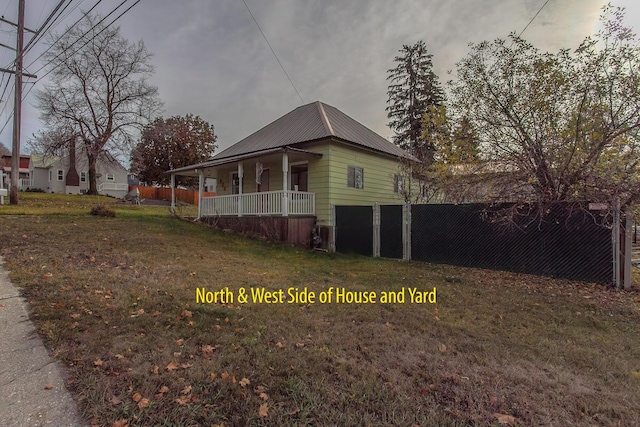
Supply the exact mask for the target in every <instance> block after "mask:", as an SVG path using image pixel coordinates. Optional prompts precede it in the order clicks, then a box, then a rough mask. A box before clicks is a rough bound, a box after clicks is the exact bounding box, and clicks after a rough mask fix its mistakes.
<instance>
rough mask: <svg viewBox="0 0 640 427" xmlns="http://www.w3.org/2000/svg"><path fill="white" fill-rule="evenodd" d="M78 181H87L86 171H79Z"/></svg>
mask: <svg viewBox="0 0 640 427" xmlns="http://www.w3.org/2000/svg"><path fill="white" fill-rule="evenodd" d="M80 182H87V173H86V172H80Z"/></svg>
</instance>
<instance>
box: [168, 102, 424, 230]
mask: <svg viewBox="0 0 640 427" xmlns="http://www.w3.org/2000/svg"><path fill="white" fill-rule="evenodd" d="M401 158H407V159H409V158H412V157H411V156H410V155H409V154H408V153H407V152H405V151H404V150H402V149H400V148H398V147H397V146H396V145H394V144H393V143H391V142H389V141H387V140H386V139H385V138H383V137H382V136H380V135H378V134H377V133H375V132H373V131H372V130H370V129H368V128H367V127H365V126H364V125H362V124H361V123H359V122H357V121H356V120H354V119H352V118H351V117H349V116H347V115H346V114H344V113H343V112H341V111H340V110H338V109H337V108H335V107H332V106H330V105H327V104H324V103H322V102H319V101H318V102H314V103H311V104H307V105H303V106H301V107H298V108H296V109H295V110H293V111H291V112H289V113H288V114H286V115H284V116H282V117H281V118H279V119H277V120H276V121H274V122H272V123H271V124H269V125H267V126H265V127H264V128H262V129H260V130H258V131H257V132H255V133H253V134H252V135H250V136H248V137H246V138H245V139H243V140H241V141H240V142H238V143H236V144H235V145H233V146H231V147H229V148H227V149H226V150H224V151H222V152H220V153H218V154H217V155H216V156H214V157H213V158H212V159H211V160H209V161H207V162H204V163H200V164H196V165H191V166H186V167H182V168H177V169H174V170H172V171H169V172H168V173H171V174H172V178H174V175H182V176H200V181H201V183H202V185H204V184H203V183H204V181H205V179H206V178H216V184H217V185H216V192H217V196H216V197H205V198H203V200H202V203H200V204H199V206H200V210H199V215H200V216H201V217H216V218H218V219H219V218H224V217H243V218H244V217H256V216H260V217H288V218H290V219H291V218H292V217H311V218H313V219H314V220H315V221H316V222H317V225H318V226H320V227H322V228H324V230H323V233H322V234H323V235H324V236H325V238H324V239H323V240H325V239H326V236H327V235H329V236H330V235H331V234H332V233H331V231H332V227H334V225H335V224H334V223H333V221H334V220H333V219H332V206H333V205H368V206H371V205H373V204H375V203H380V204H398V203H402V197H401V195H400V194H399V187H400V185H399V182H401V178H400V168H399V164H400V163H399V160H400V159H401ZM236 222H237V221H236ZM248 222H251V221H248ZM307 223H308V221H307ZM312 223H313V221H312ZM312 226H313V224H312ZM308 231H309V233H308V234H309V235H310V234H311V230H310V229H309V230H308ZM306 233H307V232H306V231H304V232H303V233H302V234H306ZM285 240H286V239H285Z"/></svg>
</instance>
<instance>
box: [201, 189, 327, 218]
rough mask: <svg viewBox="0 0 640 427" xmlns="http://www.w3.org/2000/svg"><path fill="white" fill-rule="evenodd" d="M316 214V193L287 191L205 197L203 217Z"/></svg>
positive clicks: (203, 199)
mask: <svg viewBox="0 0 640 427" xmlns="http://www.w3.org/2000/svg"><path fill="white" fill-rule="evenodd" d="M283 207H285V208H286V209H283ZM315 213H316V195H315V193H309V192H306V191H284V190H279V191H264V192H260V193H245V194H233V195H230V196H216V197H203V198H202V210H201V215H202V216H243V215H247V216H249V215H254V216H256V215H257V216H269V215H271V216H274V215H282V216H286V215H315Z"/></svg>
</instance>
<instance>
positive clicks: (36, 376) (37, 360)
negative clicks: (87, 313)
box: [0, 257, 84, 427]
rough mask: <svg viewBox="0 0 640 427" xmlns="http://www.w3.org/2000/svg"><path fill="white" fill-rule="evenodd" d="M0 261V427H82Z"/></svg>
mask: <svg viewBox="0 0 640 427" xmlns="http://www.w3.org/2000/svg"><path fill="white" fill-rule="evenodd" d="M3 263H4V260H3V259H2V257H0V426H2V427H40V426H52V427H76V426H78V427H80V426H84V424H82V423H80V421H79V419H80V418H79V416H78V413H77V408H76V405H75V402H74V401H73V399H72V398H71V395H70V394H69V392H68V391H67V389H66V388H65V387H64V380H63V377H62V371H61V369H60V368H59V366H58V365H57V364H56V363H55V362H54V361H53V359H52V358H51V357H50V356H49V354H48V353H47V350H46V349H45V348H44V345H43V344H42V340H41V339H40V338H39V337H38V335H37V334H36V332H35V328H34V326H33V323H31V321H30V320H29V316H28V312H27V304H26V302H25V300H24V298H22V297H21V296H20V293H19V291H18V289H16V287H15V286H13V284H12V283H11V282H10V281H9V276H8V274H7V272H6V270H5V269H4V268H3ZM48 385H51V386H53V387H52V388H51V389H46V388H48Z"/></svg>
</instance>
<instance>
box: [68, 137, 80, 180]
mask: <svg viewBox="0 0 640 427" xmlns="http://www.w3.org/2000/svg"><path fill="white" fill-rule="evenodd" d="M65 184H66V185H68V186H71V187H79V186H80V176H79V175H78V171H77V170H76V141H75V139H74V140H72V141H71V142H70V144H69V172H67V178H66V180H65Z"/></svg>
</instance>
